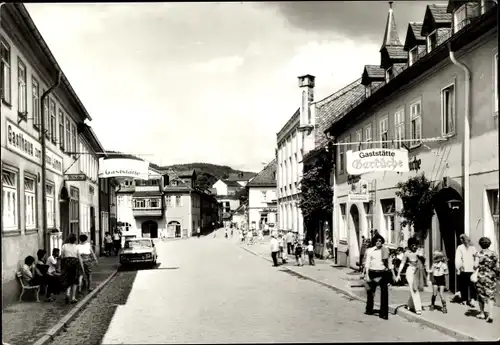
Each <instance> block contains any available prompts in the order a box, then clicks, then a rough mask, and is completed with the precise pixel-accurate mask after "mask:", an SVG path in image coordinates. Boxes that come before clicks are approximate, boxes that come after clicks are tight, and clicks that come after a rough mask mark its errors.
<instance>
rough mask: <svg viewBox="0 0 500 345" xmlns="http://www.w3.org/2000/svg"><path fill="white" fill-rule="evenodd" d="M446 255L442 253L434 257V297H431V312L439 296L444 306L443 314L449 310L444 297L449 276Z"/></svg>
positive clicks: (432, 275) (435, 254)
mask: <svg viewBox="0 0 500 345" xmlns="http://www.w3.org/2000/svg"><path fill="white" fill-rule="evenodd" d="M445 260H446V259H445V257H444V254H443V253H442V252H440V251H436V252H434V255H433V256H432V268H431V277H432V279H431V280H432V297H431V307H430V310H434V308H435V303H436V296H437V295H438V294H439V298H440V299H441V305H442V306H443V309H442V311H443V313H444V314H446V313H447V312H448V310H447V309H446V301H445V299H444V297H443V294H444V287H445V286H446V276H447V275H448V265H447V264H446V262H445Z"/></svg>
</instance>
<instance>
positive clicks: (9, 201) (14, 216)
mask: <svg viewBox="0 0 500 345" xmlns="http://www.w3.org/2000/svg"><path fill="white" fill-rule="evenodd" d="M17 193H18V185H17V173H15V172H13V171H10V170H2V229H3V231H8V230H17V229H18V222H17V220H18V203H17Z"/></svg>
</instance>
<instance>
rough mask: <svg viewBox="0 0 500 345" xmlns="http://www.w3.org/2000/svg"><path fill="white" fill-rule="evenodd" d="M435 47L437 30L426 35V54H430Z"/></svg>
mask: <svg viewBox="0 0 500 345" xmlns="http://www.w3.org/2000/svg"><path fill="white" fill-rule="evenodd" d="M436 46H437V30H434V31H433V32H431V33H430V34H429V35H427V52H428V53H430V52H431V51H433V50H434V49H436Z"/></svg>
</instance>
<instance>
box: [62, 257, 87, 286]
mask: <svg viewBox="0 0 500 345" xmlns="http://www.w3.org/2000/svg"><path fill="white" fill-rule="evenodd" d="M61 271H62V275H61V278H62V279H61V281H62V285H63V287H70V286H72V285H78V283H79V278H80V275H81V274H82V272H81V271H82V268H81V266H80V261H79V260H78V258H63V259H62V260H61Z"/></svg>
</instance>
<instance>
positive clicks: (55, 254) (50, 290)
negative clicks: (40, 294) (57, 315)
mask: <svg viewBox="0 0 500 345" xmlns="http://www.w3.org/2000/svg"><path fill="white" fill-rule="evenodd" d="M47 265H48V270H47V283H48V285H47V299H48V301H49V302H52V301H54V300H55V297H54V295H57V294H58V293H59V292H60V291H61V269H60V260H59V248H54V249H52V255H51V256H49V258H48V259H47Z"/></svg>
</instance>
